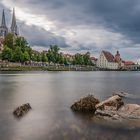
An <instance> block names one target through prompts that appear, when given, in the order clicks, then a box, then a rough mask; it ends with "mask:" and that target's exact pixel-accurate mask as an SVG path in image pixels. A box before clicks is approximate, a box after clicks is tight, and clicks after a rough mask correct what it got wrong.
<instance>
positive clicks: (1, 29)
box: [0, 10, 8, 38]
mask: <svg viewBox="0 0 140 140" xmlns="http://www.w3.org/2000/svg"><path fill="white" fill-rule="evenodd" d="M7 33H8V28H7V26H6V21H5V13H4V10H3V12H2V21H1V26H0V37H3V38H4V37H5V36H6V35H7Z"/></svg>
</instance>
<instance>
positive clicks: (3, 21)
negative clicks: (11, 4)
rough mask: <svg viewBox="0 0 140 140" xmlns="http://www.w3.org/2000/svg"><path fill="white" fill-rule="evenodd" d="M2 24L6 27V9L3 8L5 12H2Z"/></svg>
mask: <svg viewBox="0 0 140 140" xmlns="http://www.w3.org/2000/svg"><path fill="white" fill-rule="evenodd" d="M1 26H2V27H6V21H5V13H4V9H3V12H2V21H1Z"/></svg>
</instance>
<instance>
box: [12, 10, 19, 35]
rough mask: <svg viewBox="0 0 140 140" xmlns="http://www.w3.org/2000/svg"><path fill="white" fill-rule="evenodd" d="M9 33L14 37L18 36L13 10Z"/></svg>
mask: <svg viewBox="0 0 140 140" xmlns="http://www.w3.org/2000/svg"><path fill="white" fill-rule="evenodd" d="M11 33H12V34H14V35H15V36H18V35H19V31H18V27H17V23H16V16H15V9H13V17H12V24H11Z"/></svg>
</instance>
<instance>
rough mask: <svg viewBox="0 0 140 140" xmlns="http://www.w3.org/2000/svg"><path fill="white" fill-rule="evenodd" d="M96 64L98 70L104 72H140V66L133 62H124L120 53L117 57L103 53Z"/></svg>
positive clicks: (106, 52)
mask: <svg viewBox="0 0 140 140" xmlns="http://www.w3.org/2000/svg"><path fill="white" fill-rule="evenodd" d="M95 64H96V66H97V68H99V69H103V70H105V69H107V70H140V65H138V64H135V63H134V62H133V61H124V60H122V58H121V55H120V53H119V51H117V53H116V54H115V56H114V55H113V54H111V53H110V52H108V51H102V52H101V54H100V56H99V58H98V59H96V62H95Z"/></svg>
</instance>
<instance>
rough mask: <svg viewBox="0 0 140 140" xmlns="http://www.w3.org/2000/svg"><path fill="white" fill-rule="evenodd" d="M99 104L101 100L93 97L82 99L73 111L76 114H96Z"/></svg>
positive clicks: (73, 107) (73, 106)
mask: <svg viewBox="0 0 140 140" xmlns="http://www.w3.org/2000/svg"><path fill="white" fill-rule="evenodd" d="M98 103H99V100H98V99H96V98H95V97H94V96H93V95H88V96H86V97H83V98H81V99H80V100H79V101H77V102H75V103H74V104H73V105H72V106H71V109H72V110H73V111H76V112H86V113H90V112H91V113H94V112H95V111H96V107H95V106H96V105H97V104H98Z"/></svg>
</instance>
